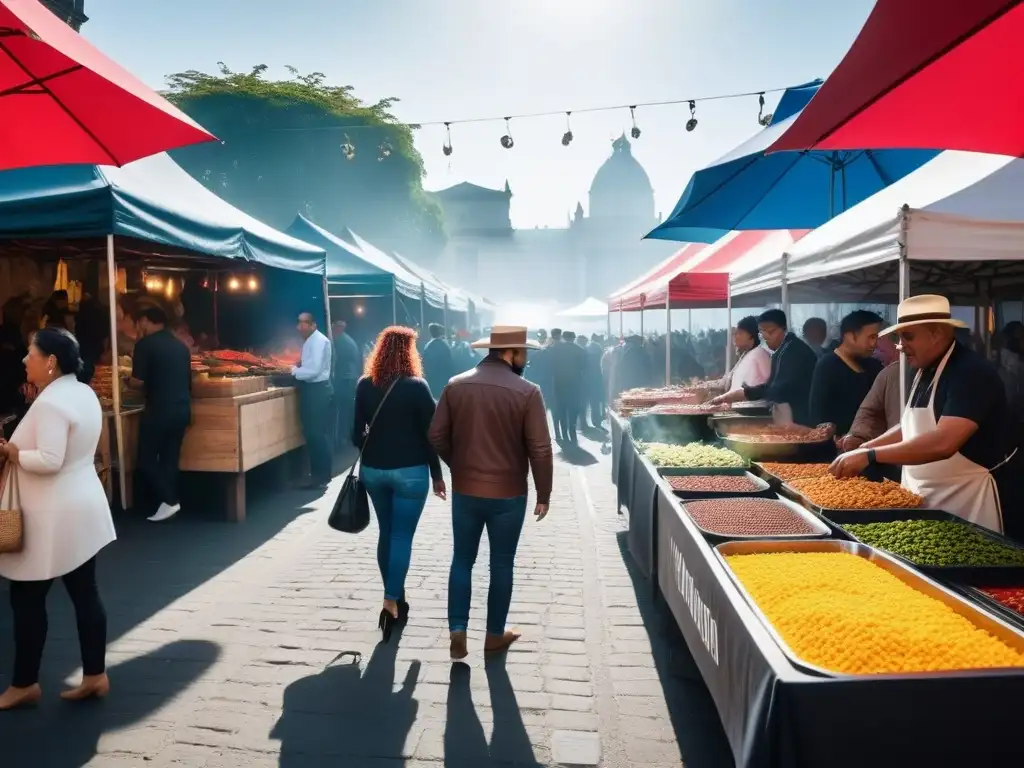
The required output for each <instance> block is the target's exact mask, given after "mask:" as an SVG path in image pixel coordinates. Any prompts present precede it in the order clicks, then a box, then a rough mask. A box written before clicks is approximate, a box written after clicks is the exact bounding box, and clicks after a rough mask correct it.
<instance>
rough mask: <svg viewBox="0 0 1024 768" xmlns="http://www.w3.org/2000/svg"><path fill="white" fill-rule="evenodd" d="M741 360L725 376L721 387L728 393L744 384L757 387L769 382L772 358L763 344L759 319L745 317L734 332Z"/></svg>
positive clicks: (734, 339)
mask: <svg viewBox="0 0 1024 768" xmlns="http://www.w3.org/2000/svg"><path fill="white" fill-rule="evenodd" d="M732 341H733V344H735V345H736V352H737V353H738V354H739V359H738V360H737V361H736V365H734V366H733V367H732V370H731V371H729V372H728V373H726V374H725V377H724V378H723V379H722V382H721V385H722V388H723V389H724V390H725V391H726V392H732V391H733V390H734V389H739V388H740V387H742V386H743V385H744V384H746V385H747V386H748V387H756V386H760V385H761V384H764V383H765V382H766V381H768V377H769V376H770V375H771V371H772V356H771V354H770V353H769V352H768V350H767V349H766V348H765V346H764V345H763V344H762V343H761V337H760V335H759V334H758V330H757V318H756V317H754V316H753V315H751V316H750V317H744V318H743V319H742V320H740V321H739V322H738V323H736V327H735V328H734V329H733V331H732Z"/></svg>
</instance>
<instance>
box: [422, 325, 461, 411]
mask: <svg viewBox="0 0 1024 768" xmlns="http://www.w3.org/2000/svg"><path fill="white" fill-rule="evenodd" d="M427 331H428V332H429V333H430V341H428V342H427V345H426V346H425V347H424V348H423V375H424V377H425V378H426V380H427V384H429V385H430V391H431V393H432V394H433V395H434V399H435V400H437V399H438V398H439V397H441V390H442V389H444V385H445V384H447V383H448V381H449V380H450V379H451V377H452V376H454V375H455V363H454V361H453V360H452V349H451V347H449V346H448V342H447V340H445V338H444V328H443V327H441V326H440V325H438V324H437V323H431V324H430V325H428V326H427Z"/></svg>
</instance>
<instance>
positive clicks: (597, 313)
mask: <svg viewBox="0 0 1024 768" xmlns="http://www.w3.org/2000/svg"><path fill="white" fill-rule="evenodd" d="M555 314H556V315H557V316H558V317H569V318H574V319H575V318H578V319H588V318H594V317H604V316H605V315H607V314H608V305H607V304H605V303H604V302H603V301H601V300H600V299H595V298H594V297H593V296H591V297H590V298H588V299H585V300H584V301H583V302H582V303H580V304H577V305H576V306H575V307H569V308H568V309H563V310H562V311H561V312H556V313H555Z"/></svg>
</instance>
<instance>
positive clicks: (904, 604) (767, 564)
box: [715, 541, 1024, 677]
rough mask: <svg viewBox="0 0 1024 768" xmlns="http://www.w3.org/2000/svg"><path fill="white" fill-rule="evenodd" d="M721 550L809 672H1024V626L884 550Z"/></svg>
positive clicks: (767, 544)
mask: <svg viewBox="0 0 1024 768" xmlns="http://www.w3.org/2000/svg"><path fill="white" fill-rule="evenodd" d="M715 549H716V552H717V554H718V557H719V558H720V559H721V561H722V562H723V563H724V564H725V567H726V571H727V572H728V574H729V576H730V578H731V579H732V580H733V582H734V583H735V584H736V586H737V587H738V588H739V590H740V592H741V593H742V594H743V595H744V597H745V598H746V599H747V601H748V603H749V604H750V606H751V608H752V609H753V610H754V613H755V614H757V615H758V617H759V618H760V620H761V621H762V622H763V623H764V625H765V627H766V628H767V629H768V631H769V633H770V634H771V635H772V636H773V638H774V639H775V641H776V642H777V643H778V645H779V647H780V648H781V649H782V651H783V653H785V654H786V656H787V657H788V658H789V660H790V662H792V663H793V665H794V666H795V667H797V668H799V669H802V670H803V671H805V672H810V673H812V674H818V675H823V676H828V677H870V676H877V675H909V674H914V675H919V674H929V673H930V674H943V673H945V674H949V673H960V674H970V673H976V674H980V673H982V672H983V671H986V670H987V671H989V672H991V670H1012V671H1013V672H1016V673H1020V674H1022V675H1024V632H1021V631H1019V630H1017V629H1016V628H1014V627H1012V626H1010V625H1009V624H1008V623H1006V622H1004V621H1002V620H1001V619H999V618H997V617H995V616H993V615H991V614H988V613H986V612H985V611H983V610H981V609H980V608H978V607H976V606H975V605H973V604H972V603H970V602H969V601H967V600H965V599H964V598H962V597H961V596H960V595H958V594H955V593H953V592H952V591H950V590H948V589H946V588H944V587H942V586H940V585H939V584H937V583H936V582H934V581H932V580H931V579H928V578H926V577H924V576H922V575H921V574H919V573H917V572H916V571H913V570H911V569H910V568H908V567H907V566H905V565H904V564H903V563H901V562H900V561H898V560H896V559H895V558H893V557H890V556H889V555H887V554H885V553H884V552H880V551H878V550H873V549H871V548H870V547H867V546H864V545H862V544H857V543H855V542H847V541H788V542H778V541H744V542H728V543H726V544H720V545H719V546H718V547H716V548H715Z"/></svg>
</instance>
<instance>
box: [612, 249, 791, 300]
mask: <svg viewBox="0 0 1024 768" xmlns="http://www.w3.org/2000/svg"><path fill="white" fill-rule="evenodd" d="M807 232H808V230H802V229H800V230H797V229H778V230H746V231H742V232H730V233H729V234H727V235H725V236H724V237H722V238H721V239H720V240H718V241H716V242H715V243H713V244H712V245H710V246H707V247H703V248H697V249H693V250H690V249H691V248H693V246H695V245H699V244H696V243H694V244H690V245H688V246H686V247H684V248H682V249H680V251H678V252H677V253H676V254H675V255H674V256H673V257H672V258H670V259H667V260H666V261H665V262H662V264H659V265H658V266H657V267H655V268H654V269H653V270H651V271H650V272H648V273H647V274H646V275H644V276H642V277H641V278H639V279H638V280H635V281H633V283H630V284H629V285H628V286H626V287H625V288H623V289H622V290H621V291H620V292H619V293H618V294H616V295H615V296H612V297H611V298H610V299H609V309H610V310H612V311H627V312H628V311H630V310H634V311H635V310H640V309H665V308H666V306H668V307H670V308H672V309H699V308H716V307H724V306H725V305H726V303H727V301H728V298H729V281H730V279H731V280H735V279H736V278H737V277H738V276H741V275H743V274H745V273H746V272H749V271H751V270H754V269H757V268H759V267H763V266H764V265H766V264H769V263H771V262H772V261H775V260H778V259H781V258H782V254H783V252H784V251H785V250H786V249H787V248H789V247H790V246H791V245H792V244H793V243H794V242H796V241H797V240H799V239H800V238H801V237H803V236H804V235H805V234H807Z"/></svg>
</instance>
